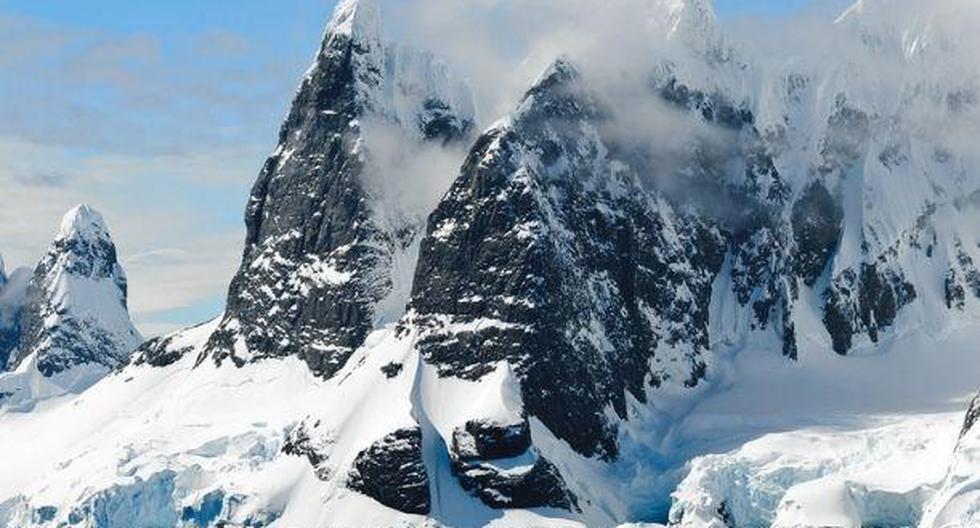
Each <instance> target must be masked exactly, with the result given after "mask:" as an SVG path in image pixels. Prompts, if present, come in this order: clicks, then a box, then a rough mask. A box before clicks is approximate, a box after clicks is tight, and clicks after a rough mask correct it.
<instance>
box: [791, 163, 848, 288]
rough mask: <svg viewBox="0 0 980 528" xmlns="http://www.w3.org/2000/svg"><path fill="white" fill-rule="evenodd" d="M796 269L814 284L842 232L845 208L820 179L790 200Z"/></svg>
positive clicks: (806, 281)
mask: <svg viewBox="0 0 980 528" xmlns="http://www.w3.org/2000/svg"><path fill="white" fill-rule="evenodd" d="M792 222H793V238H794V240H795V241H796V252H795V269H796V273H797V275H799V276H800V277H802V278H803V281H804V282H805V283H806V285H807V286H813V284H814V283H816V281H817V279H818V278H819V277H820V275H821V274H823V271H824V269H826V267H827V263H828V262H830V259H831V257H832V256H833V254H834V251H835V250H836V248H837V245H838V244H839V243H840V238H841V234H842V233H843V222H844V210H843V208H842V207H841V206H840V204H839V203H838V201H837V200H836V199H834V197H833V195H831V194H830V192H829V191H828V190H827V188H826V187H825V186H824V185H823V184H822V183H820V182H813V183H812V184H810V186H809V187H807V188H806V190H805V191H804V192H803V195H802V196H800V199H799V200H797V201H796V203H795V204H793V214H792Z"/></svg>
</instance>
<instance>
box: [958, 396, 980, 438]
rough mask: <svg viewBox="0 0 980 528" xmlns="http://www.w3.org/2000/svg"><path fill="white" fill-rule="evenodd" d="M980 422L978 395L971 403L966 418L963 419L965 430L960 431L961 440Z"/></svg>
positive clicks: (979, 399)
mask: <svg viewBox="0 0 980 528" xmlns="http://www.w3.org/2000/svg"><path fill="white" fill-rule="evenodd" d="M978 421H980V394H977V396H976V397H975V398H973V401H972V402H970V408H969V409H968V410H967V411H966V418H964V419H963V428H962V429H961V430H960V438H963V437H964V436H966V435H967V434H968V433H969V432H970V431H972V430H973V427H974V426H975V425H977V422H978Z"/></svg>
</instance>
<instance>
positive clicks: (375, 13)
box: [327, 0, 381, 39]
mask: <svg viewBox="0 0 980 528" xmlns="http://www.w3.org/2000/svg"><path fill="white" fill-rule="evenodd" d="M327 34H328V36H339V35H344V36H348V37H354V38H355V39H365V38H380V36H381V9H380V8H379V7H378V3H377V1H376V0H343V1H342V2H340V4H338V5H337V7H336V9H335V10H334V14H333V19H332V20H331V21H330V23H329V24H328V26H327Z"/></svg>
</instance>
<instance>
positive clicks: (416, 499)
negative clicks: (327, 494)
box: [347, 428, 432, 515]
mask: <svg viewBox="0 0 980 528" xmlns="http://www.w3.org/2000/svg"><path fill="white" fill-rule="evenodd" d="M347 486H348V487H349V488H350V489H352V490H354V491H358V492H361V493H363V494H365V495H367V496H368V497H371V498H373V499H374V500H376V501H378V502H380V503H381V504H384V505H385V506H388V507H389V508H394V509H396V510H398V511H400V512H404V513H414V514H419V515H425V514H427V513H429V511H430V509H431V507H432V504H431V499H430V498H429V477H428V473H427V472H426V469H425V463H424V462H423V461H422V430H421V429H419V428H413V429H400V430H398V431H395V432H394V433H391V434H389V435H388V436H386V437H384V438H382V439H381V440H378V441H377V442H375V443H374V444H373V445H372V446H371V447H369V448H367V449H365V450H364V451H362V452H361V453H360V454H359V455H357V459H356V460H355V461H354V467H353V469H352V470H351V473H350V475H348V480H347Z"/></svg>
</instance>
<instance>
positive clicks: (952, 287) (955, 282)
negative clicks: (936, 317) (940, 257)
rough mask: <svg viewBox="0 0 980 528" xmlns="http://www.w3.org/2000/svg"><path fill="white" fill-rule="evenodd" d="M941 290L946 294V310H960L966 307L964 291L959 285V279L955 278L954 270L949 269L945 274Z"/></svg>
mask: <svg viewBox="0 0 980 528" xmlns="http://www.w3.org/2000/svg"><path fill="white" fill-rule="evenodd" d="M943 290H944V292H945V293H946V307H947V308H949V309H953V308H956V309H957V310H962V309H963V308H964V306H966V290H964V289H963V285H962V284H960V281H959V278H958V277H957V276H956V270H952V269H951V270H949V271H947V272H946V280H945V281H943Z"/></svg>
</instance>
